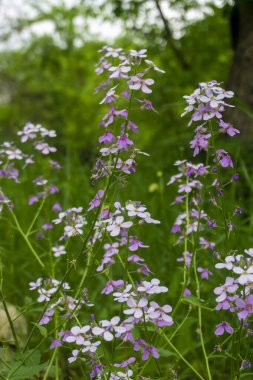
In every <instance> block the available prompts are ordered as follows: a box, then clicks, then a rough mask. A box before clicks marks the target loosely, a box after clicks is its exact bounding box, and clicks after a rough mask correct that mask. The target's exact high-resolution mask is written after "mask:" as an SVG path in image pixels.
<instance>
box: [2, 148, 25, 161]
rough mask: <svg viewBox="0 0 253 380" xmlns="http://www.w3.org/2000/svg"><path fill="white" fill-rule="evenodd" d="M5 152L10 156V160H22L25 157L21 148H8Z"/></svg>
mask: <svg viewBox="0 0 253 380" xmlns="http://www.w3.org/2000/svg"><path fill="white" fill-rule="evenodd" d="M5 153H6V155H7V156H8V159H9V160H22V158H23V153H22V152H21V150H20V149H15V148H13V149H7V150H6V151H5Z"/></svg>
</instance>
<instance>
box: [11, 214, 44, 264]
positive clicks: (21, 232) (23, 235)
mask: <svg viewBox="0 0 253 380" xmlns="http://www.w3.org/2000/svg"><path fill="white" fill-rule="evenodd" d="M9 210H10V213H11V215H12V218H13V220H14V222H15V224H16V227H17V229H18V231H19V233H20V234H21V236H22V237H23V239H24V240H25V242H26V244H27V245H28V247H29V248H30V251H31V252H32V254H33V255H34V257H35V258H36V260H37V261H38V263H39V264H40V266H41V267H42V268H45V265H44V264H43V262H42V261H41V259H40V258H39V255H38V254H37V252H36V251H35V249H34V248H33V246H32V244H31V243H30V240H29V238H28V236H27V235H26V234H25V233H24V231H23V230H22V228H21V226H20V224H19V221H18V219H17V217H16V215H15V214H14V212H13V211H12V210H11V209H9Z"/></svg>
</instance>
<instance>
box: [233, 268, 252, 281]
mask: <svg viewBox="0 0 253 380" xmlns="http://www.w3.org/2000/svg"><path fill="white" fill-rule="evenodd" d="M233 272H234V273H236V274H239V275H240V276H239V277H238V279H237V281H238V282H239V284H241V285H245V284H247V283H249V282H251V283H252V282H253V266H252V265H251V266H250V267H249V268H241V267H234V268H233Z"/></svg>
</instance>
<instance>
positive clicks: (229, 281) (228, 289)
mask: <svg viewBox="0 0 253 380" xmlns="http://www.w3.org/2000/svg"><path fill="white" fill-rule="evenodd" d="M237 289H238V285H237V284H235V280H234V278H233V277H227V278H226V282H225V284H224V285H221V286H218V287H217V288H215V289H214V294H216V295H218V297H217V298H216V302H222V301H224V300H225V299H226V298H227V293H234V292H236V290H237Z"/></svg>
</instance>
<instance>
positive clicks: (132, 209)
mask: <svg viewBox="0 0 253 380" xmlns="http://www.w3.org/2000/svg"><path fill="white" fill-rule="evenodd" d="M126 209H127V211H128V212H127V213H128V216H138V217H139V218H146V217H147V213H146V212H145V211H146V209H147V208H146V207H145V206H134V205H133V204H132V203H129V204H128V205H127V206H126Z"/></svg>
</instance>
